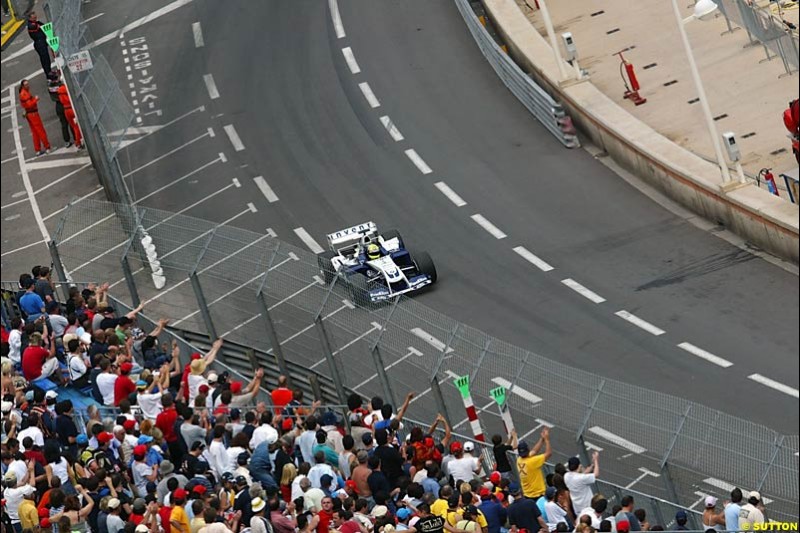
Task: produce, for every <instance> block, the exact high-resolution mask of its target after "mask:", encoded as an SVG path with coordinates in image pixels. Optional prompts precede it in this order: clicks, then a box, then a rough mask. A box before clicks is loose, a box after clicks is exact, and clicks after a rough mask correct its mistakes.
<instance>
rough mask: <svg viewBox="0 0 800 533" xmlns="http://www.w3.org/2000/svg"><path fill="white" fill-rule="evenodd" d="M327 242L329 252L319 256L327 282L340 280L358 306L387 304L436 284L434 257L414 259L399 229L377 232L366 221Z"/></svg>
mask: <svg viewBox="0 0 800 533" xmlns="http://www.w3.org/2000/svg"><path fill="white" fill-rule="evenodd" d="M327 239H328V246H329V247H330V250H329V251H324V252H322V253H320V254H319V255H318V256H317V260H318V262H319V268H320V272H321V274H322V276H323V278H324V279H325V283H332V282H333V281H334V279H335V278H336V277H337V276H338V277H340V278H341V279H342V280H343V281H345V283H347V286H348V287H349V290H350V294H351V296H352V297H353V300H354V302H355V303H357V304H361V305H363V304H366V303H370V302H372V303H375V302H382V301H386V300H389V299H391V298H394V297H395V296H399V295H401V294H406V293H409V292H412V291H416V290H419V289H421V288H423V287H426V286H428V285H431V284H433V283H435V282H436V267H434V265H433V261H432V260H431V256H430V255H428V254H427V253H425V252H416V253H414V255H413V257H412V255H411V253H410V252H409V251H408V250H407V249H406V247H405V245H404V243H403V238H402V237H401V236H400V233H398V232H397V231H396V230H391V231H387V232H385V233H378V227H377V226H376V225H375V223H374V222H365V223H363V224H358V225H356V226H352V227H350V228H345V229H342V230H339V231H336V232H334V233H331V234H329V235H328V236H327Z"/></svg>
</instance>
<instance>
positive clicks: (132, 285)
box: [120, 211, 144, 307]
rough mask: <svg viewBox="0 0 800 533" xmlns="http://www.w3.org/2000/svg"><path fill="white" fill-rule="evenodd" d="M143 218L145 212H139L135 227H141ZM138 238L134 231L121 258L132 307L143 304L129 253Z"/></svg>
mask: <svg viewBox="0 0 800 533" xmlns="http://www.w3.org/2000/svg"><path fill="white" fill-rule="evenodd" d="M142 218H144V211H143V212H142V213H141V214H140V213H139V212H138V211H137V212H136V224H135V227H139V226H140V225H141V223H142ZM137 236H138V235H137V233H136V231H135V230H134V231H133V232H132V233H131V236H130V238H129V239H128V244H126V245H125V248H124V249H123V250H122V257H121V258H120V263H121V264H122V273H123V274H124V275H125V284H126V285H127V286H128V292H130V294H131V302H132V306H131V307H138V306H139V304H140V303H141V299H140V298H139V290H138V289H137V287H136V280H135V279H134V277H133V272H132V271H131V265H130V261H128V253H129V252H130V251H131V247H132V246H133V243H134V241H135V239H136V237H137Z"/></svg>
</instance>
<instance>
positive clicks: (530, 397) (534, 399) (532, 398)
mask: <svg viewBox="0 0 800 533" xmlns="http://www.w3.org/2000/svg"><path fill="white" fill-rule="evenodd" d="M492 382H494V383H496V384H497V385H499V386H501V387H505V388H506V389H508V390H509V391H511V393H512V394H516V395H517V396H519V397H520V398H522V399H523V400H526V401H528V402H530V403H533V404H536V403H539V402H541V401H542V399H541V398H540V397H539V396H536V395H535V394H534V393H532V392H530V391H527V390H525V389H523V388H521V387H519V386H517V385H514V386H513V387H512V386H511V382H510V381H508V380H507V379H505V378H492Z"/></svg>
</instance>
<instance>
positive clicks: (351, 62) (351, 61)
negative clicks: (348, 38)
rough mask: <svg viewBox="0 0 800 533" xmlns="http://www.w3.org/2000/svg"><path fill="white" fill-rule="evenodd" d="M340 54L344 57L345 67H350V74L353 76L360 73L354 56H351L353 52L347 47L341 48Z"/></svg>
mask: <svg viewBox="0 0 800 533" xmlns="http://www.w3.org/2000/svg"><path fill="white" fill-rule="evenodd" d="M342 54H343V55H344V60H345V61H347V66H348V67H350V72H352V73H353V74H358V73H359V72H361V68H360V67H359V66H358V62H357V61H356V56H355V55H354V54H353V50H352V49H351V48H350V47H349V46H345V47H344V48H342Z"/></svg>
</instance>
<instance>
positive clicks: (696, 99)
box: [686, 98, 700, 104]
mask: <svg viewBox="0 0 800 533" xmlns="http://www.w3.org/2000/svg"><path fill="white" fill-rule="evenodd" d="M699 101H700V99H699V98H692V99H691V100H689V101H687V102H686V103H687V104H696V103H697V102H699Z"/></svg>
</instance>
